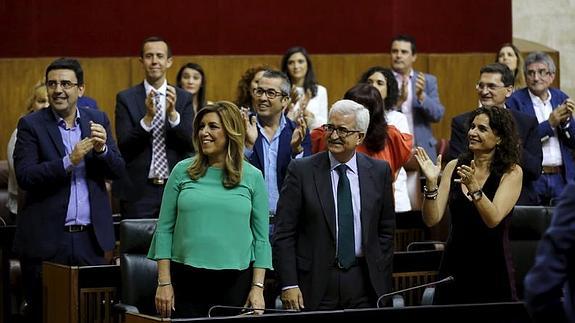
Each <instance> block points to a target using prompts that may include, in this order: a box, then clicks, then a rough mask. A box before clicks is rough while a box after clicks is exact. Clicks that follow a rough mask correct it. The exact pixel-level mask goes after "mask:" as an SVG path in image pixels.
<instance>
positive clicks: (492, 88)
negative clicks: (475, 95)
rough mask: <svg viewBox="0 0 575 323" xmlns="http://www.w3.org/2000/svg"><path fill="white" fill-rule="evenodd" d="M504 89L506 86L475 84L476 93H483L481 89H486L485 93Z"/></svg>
mask: <svg viewBox="0 0 575 323" xmlns="http://www.w3.org/2000/svg"><path fill="white" fill-rule="evenodd" d="M506 87H507V86H505V85H497V84H493V83H488V84H485V83H481V82H477V83H476V84H475V89H476V90H477V91H483V89H487V91H489V92H495V91H497V90H500V89H504V88H506Z"/></svg>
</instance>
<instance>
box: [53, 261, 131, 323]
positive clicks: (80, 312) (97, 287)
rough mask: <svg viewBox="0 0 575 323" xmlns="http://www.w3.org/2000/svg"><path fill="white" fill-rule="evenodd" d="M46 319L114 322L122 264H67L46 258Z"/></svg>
mask: <svg viewBox="0 0 575 323" xmlns="http://www.w3.org/2000/svg"><path fill="white" fill-rule="evenodd" d="M42 270H43V280H42V286H43V298H44V307H43V309H44V323H79V322H81V323H88V322H99V323H112V322H114V319H113V315H112V306H113V305H114V304H115V303H116V302H117V301H118V297H119V292H118V288H119V286H120V266H117V265H106V266H82V267H78V266H65V265H60V264H55V263H50V262H44V264H43V267H42Z"/></svg>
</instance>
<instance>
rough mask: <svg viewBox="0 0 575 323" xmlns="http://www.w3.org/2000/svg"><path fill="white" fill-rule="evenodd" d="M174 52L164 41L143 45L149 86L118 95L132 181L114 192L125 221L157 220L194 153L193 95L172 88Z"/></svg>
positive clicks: (122, 144)
mask: <svg viewBox="0 0 575 323" xmlns="http://www.w3.org/2000/svg"><path fill="white" fill-rule="evenodd" d="M172 63H173V56H172V50H171V49H170V46H169V45H168V43H167V42H166V41H165V40H164V39H162V38H160V37H148V38H146V39H144V41H143V42H142V47H141V51H140V64H141V66H142V69H143V71H144V73H145V78H144V81H143V82H142V83H140V84H138V85H136V86H133V87H131V88H129V89H126V90H123V91H121V92H120V93H118V95H117V96H116V110H115V114H116V137H117V138H118V146H119V148H120V151H121V152H122V156H123V157H124V158H125V159H126V173H127V174H126V176H124V177H123V178H122V179H121V180H119V181H114V183H113V185H112V188H113V193H114V196H115V197H116V198H118V199H119V200H120V208H121V212H122V218H128V219H130V218H132V219H138V218H157V217H158V214H159V212H160V204H161V202H162V194H163V191H164V185H165V183H166V180H167V179H168V175H169V174H170V171H171V170H172V168H173V167H174V166H175V165H176V163H177V162H179V161H180V160H183V159H185V158H187V157H189V156H190V155H191V154H192V153H193V147H192V142H191V141H192V121H193V119H194V109H193V106H192V95H191V94H190V93H188V92H186V91H184V90H182V89H180V88H177V87H173V86H171V85H168V83H167V81H166V73H167V71H168V69H169V68H170V67H171V66H172Z"/></svg>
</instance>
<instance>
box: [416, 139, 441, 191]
mask: <svg viewBox="0 0 575 323" xmlns="http://www.w3.org/2000/svg"><path fill="white" fill-rule="evenodd" d="M414 156H415V159H416V160H417V163H418V164H419V168H420V169H421V171H422V172H423V175H424V176H425V178H426V179H427V181H428V182H433V183H437V179H438V178H439V174H440V173H441V155H439V156H437V162H436V164H435V165H433V162H432V161H431V159H430V158H429V156H428V155H427V152H426V151H425V149H423V148H421V147H417V148H416V149H415V155H414Z"/></svg>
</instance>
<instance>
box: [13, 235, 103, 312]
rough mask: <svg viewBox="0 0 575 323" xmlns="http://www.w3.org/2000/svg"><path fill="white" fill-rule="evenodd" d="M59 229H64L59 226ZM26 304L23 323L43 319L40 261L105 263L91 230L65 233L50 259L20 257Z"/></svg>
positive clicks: (83, 263)
mask: <svg viewBox="0 0 575 323" xmlns="http://www.w3.org/2000/svg"><path fill="white" fill-rule="evenodd" d="M62 230H64V228H63V227H62ZM20 261H21V266H22V281H23V285H24V298H25V300H26V303H27V304H28V305H27V307H26V313H25V316H26V322H30V323H41V322H42V262H43V261H50V262H55V263H59V264H63V265H68V266H91V265H103V264H105V260H104V252H103V251H102V250H100V247H99V245H98V242H97V241H96V236H95V235H94V231H93V230H92V229H88V230H87V231H83V232H76V233H68V232H66V233H64V239H62V241H61V244H60V247H59V248H58V252H56V254H55V255H54V256H52V257H49V258H45V259H42V258H28V257H23V258H21V259H20Z"/></svg>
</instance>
